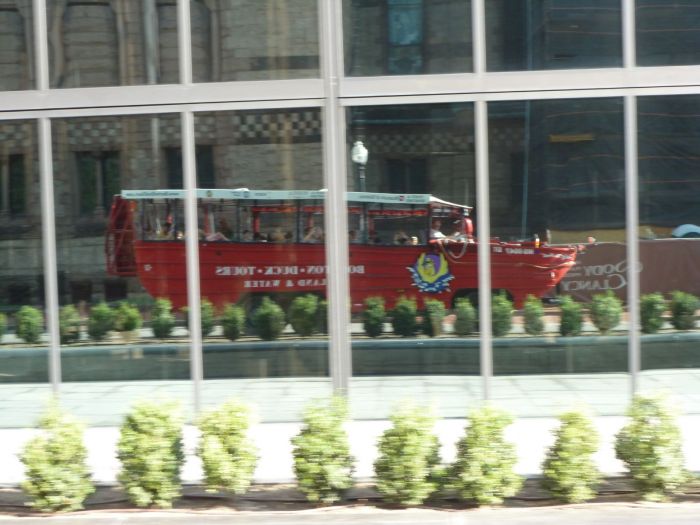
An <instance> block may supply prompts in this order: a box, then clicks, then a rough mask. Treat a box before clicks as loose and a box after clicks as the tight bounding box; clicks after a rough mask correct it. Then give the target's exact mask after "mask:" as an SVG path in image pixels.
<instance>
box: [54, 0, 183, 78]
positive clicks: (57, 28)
mask: <svg viewBox="0 0 700 525" xmlns="http://www.w3.org/2000/svg"><path fill="white" fill-rule="evenodd" d="M47 6H48V13H49V17H48V24H49V33H48V38H49V44H50V56H49V64H50V67H51V87H56V88H72V87H98V86H120V85H139V84H157V83H175V82H178V81H179V77H178V75H179V73H178V67H179V66H178V44H177V6H176V3H175V2H174V1H173V0H143V1H141V2H133V1H130V0H47Z"/></svg>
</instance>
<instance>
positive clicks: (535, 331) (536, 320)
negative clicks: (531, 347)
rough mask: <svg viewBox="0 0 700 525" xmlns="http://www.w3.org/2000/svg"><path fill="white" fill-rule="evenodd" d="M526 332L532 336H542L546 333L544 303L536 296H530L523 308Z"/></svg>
mask: <svg viewBox="0 0 700 525" xmlns="http://www.w3.org/2000/svg"><path fill="white" fill-rule="evenodd" d="M523 317H524V320H525V332H526V333H528V334H530V335H541V334H542V332H544V320H543V317H544V307H543V306H542V301H540V299H539V298H538V297H535V296H534V295H528V296H527V299H525V305H524V307H523Z"/></svg>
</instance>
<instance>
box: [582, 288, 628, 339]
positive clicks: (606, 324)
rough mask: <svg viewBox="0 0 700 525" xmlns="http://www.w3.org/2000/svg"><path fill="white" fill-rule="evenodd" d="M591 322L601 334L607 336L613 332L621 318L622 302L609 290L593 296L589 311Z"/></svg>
mask: <svg viewBox="0 0 700 525" xmlns="http://www.w3.org/2000/svg"><path fill="white" fill-rule="evenodd" d="M589 314H590V316H591V322H592V323H593V324H594V325H595V327H596V328H597V329H598V330H600V333H601V334H607V333H608V332H610V331H611V330H613V329H614V328H615V327H616V326H617V325H618V324H620V319H621V318H622V301H620V300H619V299H618V298H617V297H616V296H615V294H614V293H612V291H611V290H608V291H607V292H605V293H601V294H595V295H594V296H593V300H592V301H591V306H590V309H589Z"/></svg>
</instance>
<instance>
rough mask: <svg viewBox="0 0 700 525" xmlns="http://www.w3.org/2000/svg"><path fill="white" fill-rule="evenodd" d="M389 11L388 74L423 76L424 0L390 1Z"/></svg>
mask: <svg viewBox="0 0 700 525" xmlns="http://www.w3.org/2000/svg"><path fill="white" fill-rule="evenodd" d="M387 11H388V13H387V22H388V26H389V27H388V36H389V45H388V50H387V51H388V56H387V61H388V64H387V66H388V70H389V73H390V74H392V75H409V74H418V73H422V72H423V0H389V3H388V6H387Z"/></svg>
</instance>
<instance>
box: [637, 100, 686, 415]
mask: <svg viewBox="0 0 700 525" xmlns="http://www.w3.org/2000/svg"><path fill="white" fill-rule="evenodd" d="M698 112H700V97H698V96H676V97H668V96H667V97H641V98H639V99H638V122H639V135H638V137H639V235H640V241H639V243H640V247H639V250H640V263H641V273H640V292H641V294H642V304H641V316H642V335H641V340H642V342H641V349H642V362H641V366H642V370H643V372H642V379H641V381H640V386H641V387H642V388H643V389H645V390H665V391H668V392H671V393H673V394H675V395H676V396H677V398H678V399H679V401H681V404H682V408H683V409H684V410H685V411H688V412H697V410H698V408H697V407H698V403H697V401H698V399H700V372H699V371H698V368H699V367H700V352H699V350H698V349H699V348H700V347H699V346H698V330H697V324H696V322H695V313H696V312H695V310H696V309H699V308H700V304H698V302H697V297H700V276H698V275H696V274H697V268H698V261H700V214H699V213H698V210H700V172H699V171H698V163H699V160H698V157H697V149H698V146H699V145H700V126H698V119H697V117H696V115H697V114H698ZM674 311H675V312H676V315H674V314H673V312H674Z"/></svg>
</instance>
